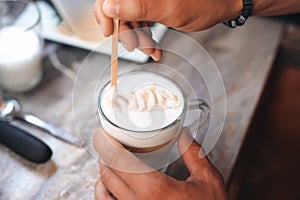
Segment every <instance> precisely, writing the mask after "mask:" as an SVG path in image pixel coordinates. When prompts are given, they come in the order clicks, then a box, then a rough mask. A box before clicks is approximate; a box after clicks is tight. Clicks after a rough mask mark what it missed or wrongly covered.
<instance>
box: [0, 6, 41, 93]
mask: <svg viewBox="0 0 300 200" xmlns="http://www.w3.org/2000/svg"><path fill="white" fill-rule="evenodd" d="M40 20H41V13H40V10H39V8H38V6H37V5H36V4H35V3H34V2H28V1H22V0H18V1H15V0H4V1H0V87H1V88H3V89H5V90H8V91H11V92H26V91H28V90H31V89H33V88H34V87H35V86H37V85H38V84H39V83H40V81H41V79H42V74H43V69H42V48H43V40H42V38H41V37H40V31H41V27H40V25H41V24H40Z"/></svg>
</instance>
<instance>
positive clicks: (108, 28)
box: [94, 0, 113, 37]
mask: <svg viewBox="0 0 300 200" xmlns="http://www.w3.org/2000/svg"><path fill="white" fill-rule="evenodd" d="M103 1H104V0H96V2H95V4H94V14H95V17H96V20H97V22H98V24H99V25H100V28H101V29H102V32H103V35H104V36H105V37H108V36H110V35H111V34H112V32H113V21H112V19H111V18H109V17H107V16H106V15H104V12H103V9H102V7H103V6H102V5H103Z"/></svg>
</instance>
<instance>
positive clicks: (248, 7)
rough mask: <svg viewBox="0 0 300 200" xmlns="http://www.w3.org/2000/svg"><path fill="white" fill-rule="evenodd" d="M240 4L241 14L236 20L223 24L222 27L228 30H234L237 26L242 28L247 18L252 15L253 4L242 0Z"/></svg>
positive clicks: (250, 0) (247, 0)
mask: <svg viewBox="0 0 300 200" xmlns="http://www.w3.org/2000/svg"><path fill="white" fill-rule="evenodd" d="M242 2H243V8H242V13H241V14H240V15H239V16H238V17H236V18H233V19H230V20H228V21H225V22H223V24H224V25H226V26H228V27H230V28H235V27H237V26H243V25H244V24H245V22H246V20H247V19H248V17H250V16H251V14H252V8H253V3H252V0H242Z"/></svg>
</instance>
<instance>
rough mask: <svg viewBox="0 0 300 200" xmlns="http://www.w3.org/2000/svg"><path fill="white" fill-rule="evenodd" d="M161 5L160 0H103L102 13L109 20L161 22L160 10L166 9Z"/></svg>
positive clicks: (161, 11)
mask: <svg viewBox="0 0 300 200" xmlns="http://www.w3.org/2000/svg"><path fill="white" fill-rule="evenodd" d="M163 3H165V2H164V1H160V0H151V1H149V0H126V1H119V0H105V1H104V3H103V11H104V13H105V15H106V16H108V17H110V18H119V19H120V20H124V21H161V19H162V13H164V12H163V10H162V9H165V8H166V7H165V6H164V5H163ZM158 5H159V6H158ZM149 10H151V12H149Z"/></svg>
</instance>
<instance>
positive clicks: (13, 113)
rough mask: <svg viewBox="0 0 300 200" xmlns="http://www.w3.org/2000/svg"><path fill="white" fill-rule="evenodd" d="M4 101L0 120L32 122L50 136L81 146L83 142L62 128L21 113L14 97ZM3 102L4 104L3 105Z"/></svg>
mask: <svg viewBox="0 0 300 200" xmlns="http://www.w3.org/2000/svg"><path fill="white" fill-rule="evenodd" d="M4 101H5V103H3V101H2V104H1V105H0V106H1V107H0V120H2V121H12V120H14V119H17V120H22V121H24V122H27V123H29V124H32V125H34V126H36V127H38V128H40V129H42V130H44V131H46V132H48V133H50V134H51V135H52V136H54V137H56V138H58V139H60V140H62V141H64V142H67V143H69V144H72V145H75V146H77V147H83V143H82V142H81V140H80V139H79V138H78V137H77V136H75V135H73V134H71V133H69V132H66V131H65V130H63V129H62V128H59V127H55V126H53V125H51V124H49V123H47V122H45V121H43V120H41V119H39V118H37V117H35V116H33V115H30V114H22V113H21V106H20V104H19V102H18V101H17V100H15V99H12V98H11V99H4ZM0 103H1V102H0ZM4 104H5V106H3V105H4Z"/></svg>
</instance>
